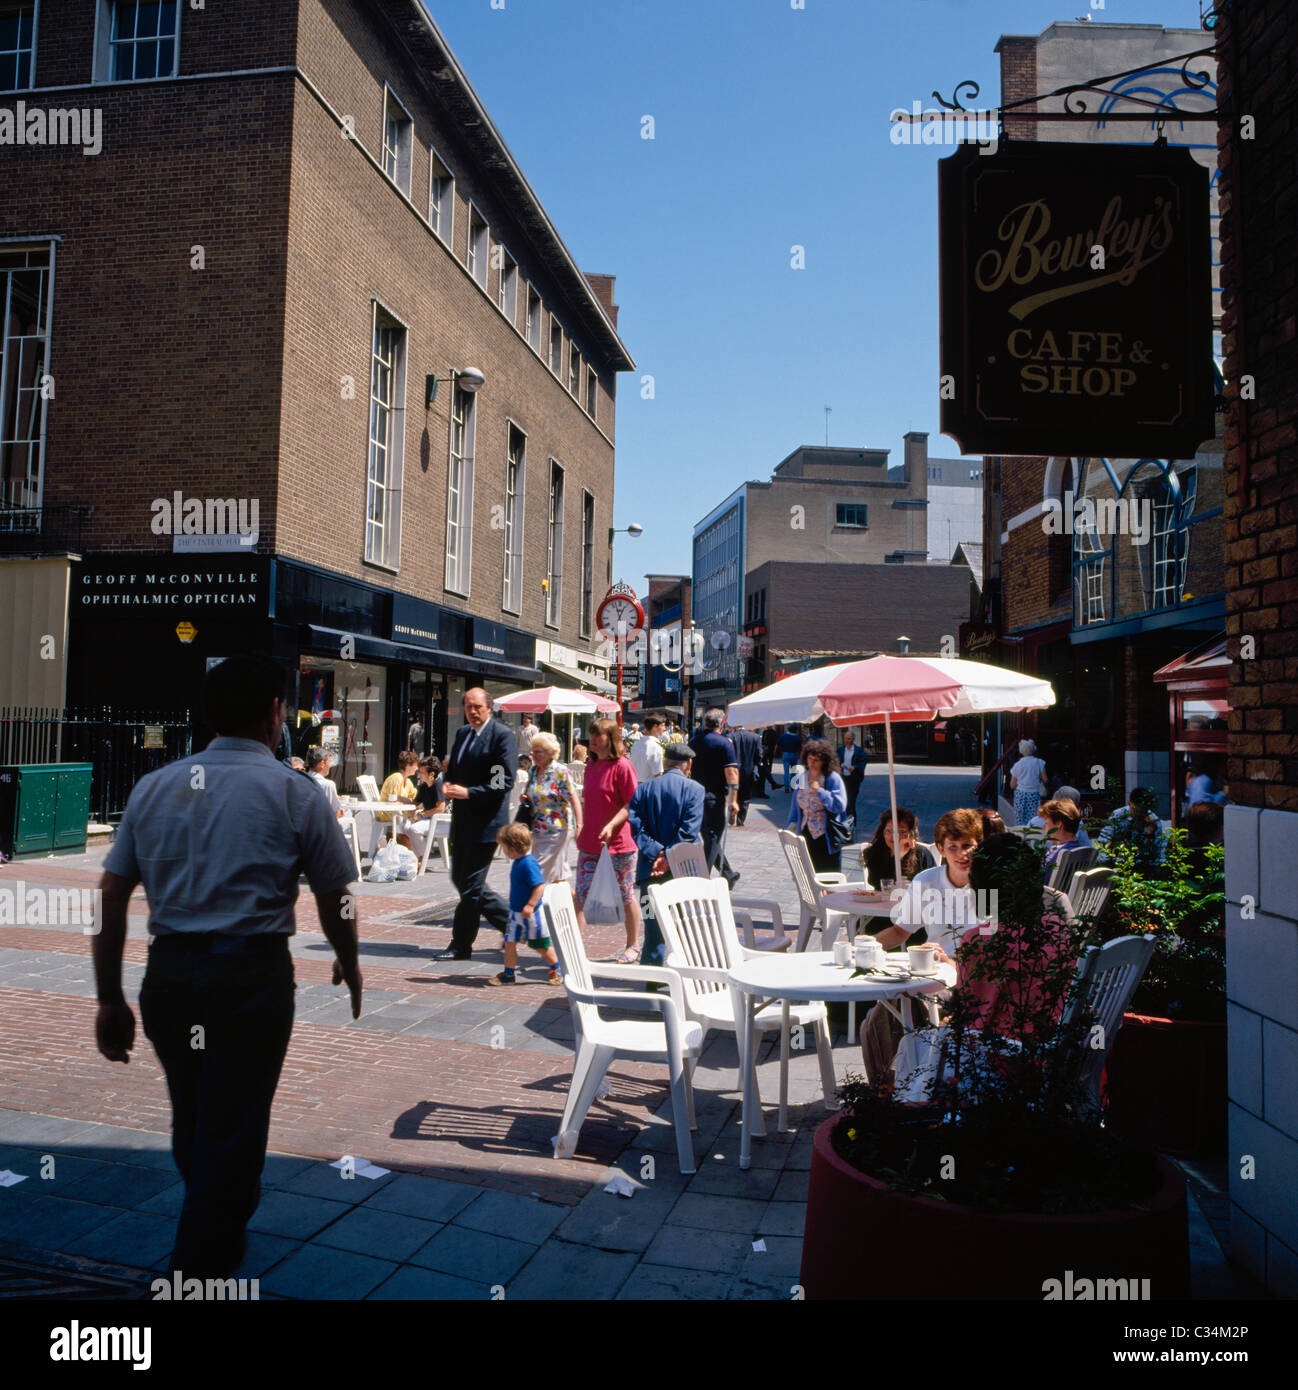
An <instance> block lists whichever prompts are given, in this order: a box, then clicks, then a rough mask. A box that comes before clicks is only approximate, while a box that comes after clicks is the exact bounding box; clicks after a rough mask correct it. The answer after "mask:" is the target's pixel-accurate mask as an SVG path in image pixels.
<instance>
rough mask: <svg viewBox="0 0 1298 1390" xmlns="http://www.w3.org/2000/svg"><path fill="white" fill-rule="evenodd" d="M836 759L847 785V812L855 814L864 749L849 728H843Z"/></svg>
mask: <svg viewBox="0 0 1298 1390" xmlns="http://www.w3.org/2000/svg"><path fill="white" fill-rule="evenodd" d="M838 761H839V764H840V765H841V767H842V769H843V781H844V782H845V783H846V785H847V814H848V815H849V816H855V815H856V798H857V794H858V793H859V792H860V790H861V779H862V778H863V777H864V776H865V764H866V757H865V749H864V748H862V747H861V745H860V744H859V743H857V741H856V734H855V733H853V731H852V730H851V729H844V730H843V741H842V743H840V744H839V745H838Z"/></svg>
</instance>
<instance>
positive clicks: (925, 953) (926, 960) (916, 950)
mask: <svg viewBox="0 0 1298 1390" xmlns="http://www.w3.org/2000/svg"><path fill="white" fill-rule="evenodd" d="M906 955H907V957H908V958H909V960H910V970H911V974H912V975H932V974H933V973H934V972H935V971H936V970H937V948H936V947H934V946H927V945H926V946H911V947H909V948H908V949H907V951H906Z"/></svg>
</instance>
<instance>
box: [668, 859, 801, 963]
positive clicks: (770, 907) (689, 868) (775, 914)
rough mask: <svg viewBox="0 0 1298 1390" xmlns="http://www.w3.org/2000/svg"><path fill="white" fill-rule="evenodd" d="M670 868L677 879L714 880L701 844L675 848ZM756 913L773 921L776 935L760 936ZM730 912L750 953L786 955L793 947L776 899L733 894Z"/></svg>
mask: <svg viewBox="0 0 1298 1390" xmlns="http://www.w3.org/2000/svg"><path fill="white" fill-rule="evenodd" d="M667 867H668V868H669V869H671V871H672V877H673V878H703V879H707V878H710V877H711V874H710V871H709V869H708V861H707V856H706V855H705V854H704V853H703V842H702V841H701V840H692V841H686V842H685V843H683V844H679V845H673V846H672V847H671V848H670V849H669V850H668V851H667ZM754 909H755V910H756V911H758V912H764V913H765V914H766V915H767V916H768V917H769V918H770V919H771V931H772V932H773V933H774V934H773V935H771V936H758V935H757V933H756V931H755V930H754V927H753V916H752V910H754ZM730 910H731V912H732V913H733V914H734V918H735V921H736V922H737V923H738V924H739V929H740V930H741V931H742V932H743V934H744V945H745V946H747V947H748V949H749V950H750V951H786V950H788V948H789V947H790V946H791V945H792V944H793V940H792V938H791V937H790V936H788V935H786V933H785V930H784V916H783V914H782V913H781V912H780V905H779V903H777V902H775V901H774V900H773V899H771V898H736V897H735V896H734V895H733V894H731V897H730Z"/></svg>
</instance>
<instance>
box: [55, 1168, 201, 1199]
mask: <svg viewBox="0 0 1298 1390" xmlns="http://www.w3.org/2000/svg"><path fill="white" fill-rule="evenodd" d="M94 1167H95V1170H96V1171H94V1172H91V1173H85V1174H83V1176H82V1177H81V1178H80V1180H79V1181H77V1182H74V1183H72V1184H71V1186H70V1187H68V1188H65V1189H64V1195H66V1196H69V1197H73V1198H75V1199H76V1200H77V1201H78V1202H100V1203H103V1204H104V1205H106V1206H114V1207H138V1206H139V1205H140V1204H141V1203H142V1202H147V1201H148V1199H149V1198H150V1197H156V1196H157V1195H158V1193H159V1192H163V1191H165V1190H166V1189H167V1188H169V1187H174V1186H175V1182H176V1175H175V1174H174V1173H164V1172H162V1171H161V1170H159V1169H157V1168H142V1167H140V1166H139V1165H138V1164H134V1163H99V1164H95V1165H94ZM57 1169H58V1160H57V1159H56V1160H55V1170H56V1171H57Z"/></svg>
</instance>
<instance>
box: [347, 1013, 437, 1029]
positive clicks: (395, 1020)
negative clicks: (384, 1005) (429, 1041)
mask: <svg viewBox="0 0 1298 1390" xmlns="http://www.w3.org/2000/svg"><path fill="white" fill-rule="evenodd" d="M423 1018H424V1015H423V1014H415V1015H414V1016H413V1017H411V1018H402V1017H401V1016H400V1015H399V1014H392V1013H390V1012H389V1011H388V1010H387V1009H384V1010H383V1011H382V1012H380V1013H373V1014H372V1013H370V1011H369V1010H368V1009H366V1010H364V1011H363V1012H362V1013H361V1016H360V1018H358V1019H355V1020H354V1021H352V1022H351V1023H350V1024H349V1025H348V1026H349V1027H352V1028H371V1029H373V1030H374V1031H375V1032H376V1033H404V1032H405V1031H406V1030H407V1029H408V1028H409V1027H410V1025H411V1024H412V1023H418V1022H420V1021H422V1019H423Z"/></svg>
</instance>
